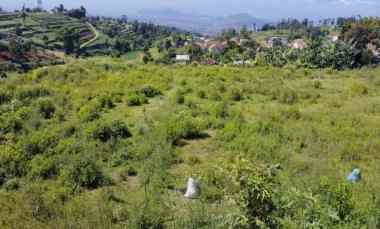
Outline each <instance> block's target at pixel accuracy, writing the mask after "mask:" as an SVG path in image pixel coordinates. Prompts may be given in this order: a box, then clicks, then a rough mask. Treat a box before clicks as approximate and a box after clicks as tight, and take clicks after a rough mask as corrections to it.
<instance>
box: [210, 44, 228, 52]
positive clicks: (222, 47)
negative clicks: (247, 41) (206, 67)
mask: <svg viewBox="0 0 380 229" xmlns="http://www.w3.org/2000/svg"><path fill="white" fill-rule="evenodd" d="M227 47H228V43H227V41H223V42H216V43H214V44H212V45H210V47H209V48H208V51H209V52H211V53H212V54H221V53H222V52H224V51H225V50H226V49H227Z"/></svg>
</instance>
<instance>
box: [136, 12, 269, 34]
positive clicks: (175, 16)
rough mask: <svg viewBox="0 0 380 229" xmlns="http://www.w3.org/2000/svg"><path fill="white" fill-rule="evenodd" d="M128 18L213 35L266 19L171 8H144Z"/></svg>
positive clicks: (249, 26) (263, 21) (247, 15)
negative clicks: (194, 12)
mask: <svg viewBox="0 0 380 229" xmlns="http://www.w3.org/2000/svg"><path fill="white" fill-rule="evenodd" d="M129 18H131V19H136V20H139V21H145V22H152V23H155V24H161V25H168V26H174V27H178V28H180V29H184V30H188V31H193V32H197V33H201V34H207V35H215V34H217V33H219V32H221V31H222V30H223V29H228V28H235V29H240V28H241V27H243V26H247V27H248V28H253V26H254V25H256V26H257V27H261V26H263V25H264V24H265V23H267V22H268V21H266V20H264V19H260V18H255V17H253V16H251V15H249V14H246V13H242V14H235V15H230V16H226V17H215V16H207V15H200V14H193V13H183V12H179V11H176V10H171V9H160V10H157V9H154V10H152V9H144V10H139V11H138V12H137V13H135V14H132V15H129Z"/></svg>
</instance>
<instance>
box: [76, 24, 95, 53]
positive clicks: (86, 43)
mask: <svg viewBox="0 0 380 229" xmlns="http://www.w3.org/2000/svg"><path fill="white" fill-rule="evenodd" d="M86 24H87V25H88V26H90V28H91V30H92V32H93V33H94V34H95V37H94V38H92V39H91V40H89V41H87V42H85V43H84V44H82V45H81V46H80V48H81V49H82V48H86V47H87V46H89V45H90V44H92V43H94V42H95V41H96V40H97V39H98V37H99V32H98V31H97V30H96V29H95V27H94V26H93V25H91V24H90V23H88V22H87V23H86Z"/></svg>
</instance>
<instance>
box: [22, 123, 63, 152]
mask: <svg viewBox="0 0 380 229" xmlns="http://www.w3.org/2000/svg"><path fill="white" fill-rule="evenodd" d="M57 143H58V138H57V136H56V134H55V133H54V132H52V131H51V130H47V129H45V130H41V131H37V132H34V133H33V134H31V135H29V136H28V137H25V139H24V140H23V142H22V148H23V151H24V153H25V155H26V157H27V158H29V159H32V158H33V157H34V156H35V155H38V154H44V153H47V152H48V151H49V150H52V148H53V147H54V146H55V145H56V144H57Z"/></svg>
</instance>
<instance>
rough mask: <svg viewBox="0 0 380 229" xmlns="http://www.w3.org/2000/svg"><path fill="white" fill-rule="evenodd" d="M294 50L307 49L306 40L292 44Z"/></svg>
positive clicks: (297, 40) (295, 41)
mask: <svg viewBox="0 0 380 229" xmlns="http://www.w3.org/2000/svg"><path fill="white" fill-rule="evenodd" d="M290 48H292V49H304V48H306V42H305V40H304V39H296V40H294V41H292V43H290Z"/></svg>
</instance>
